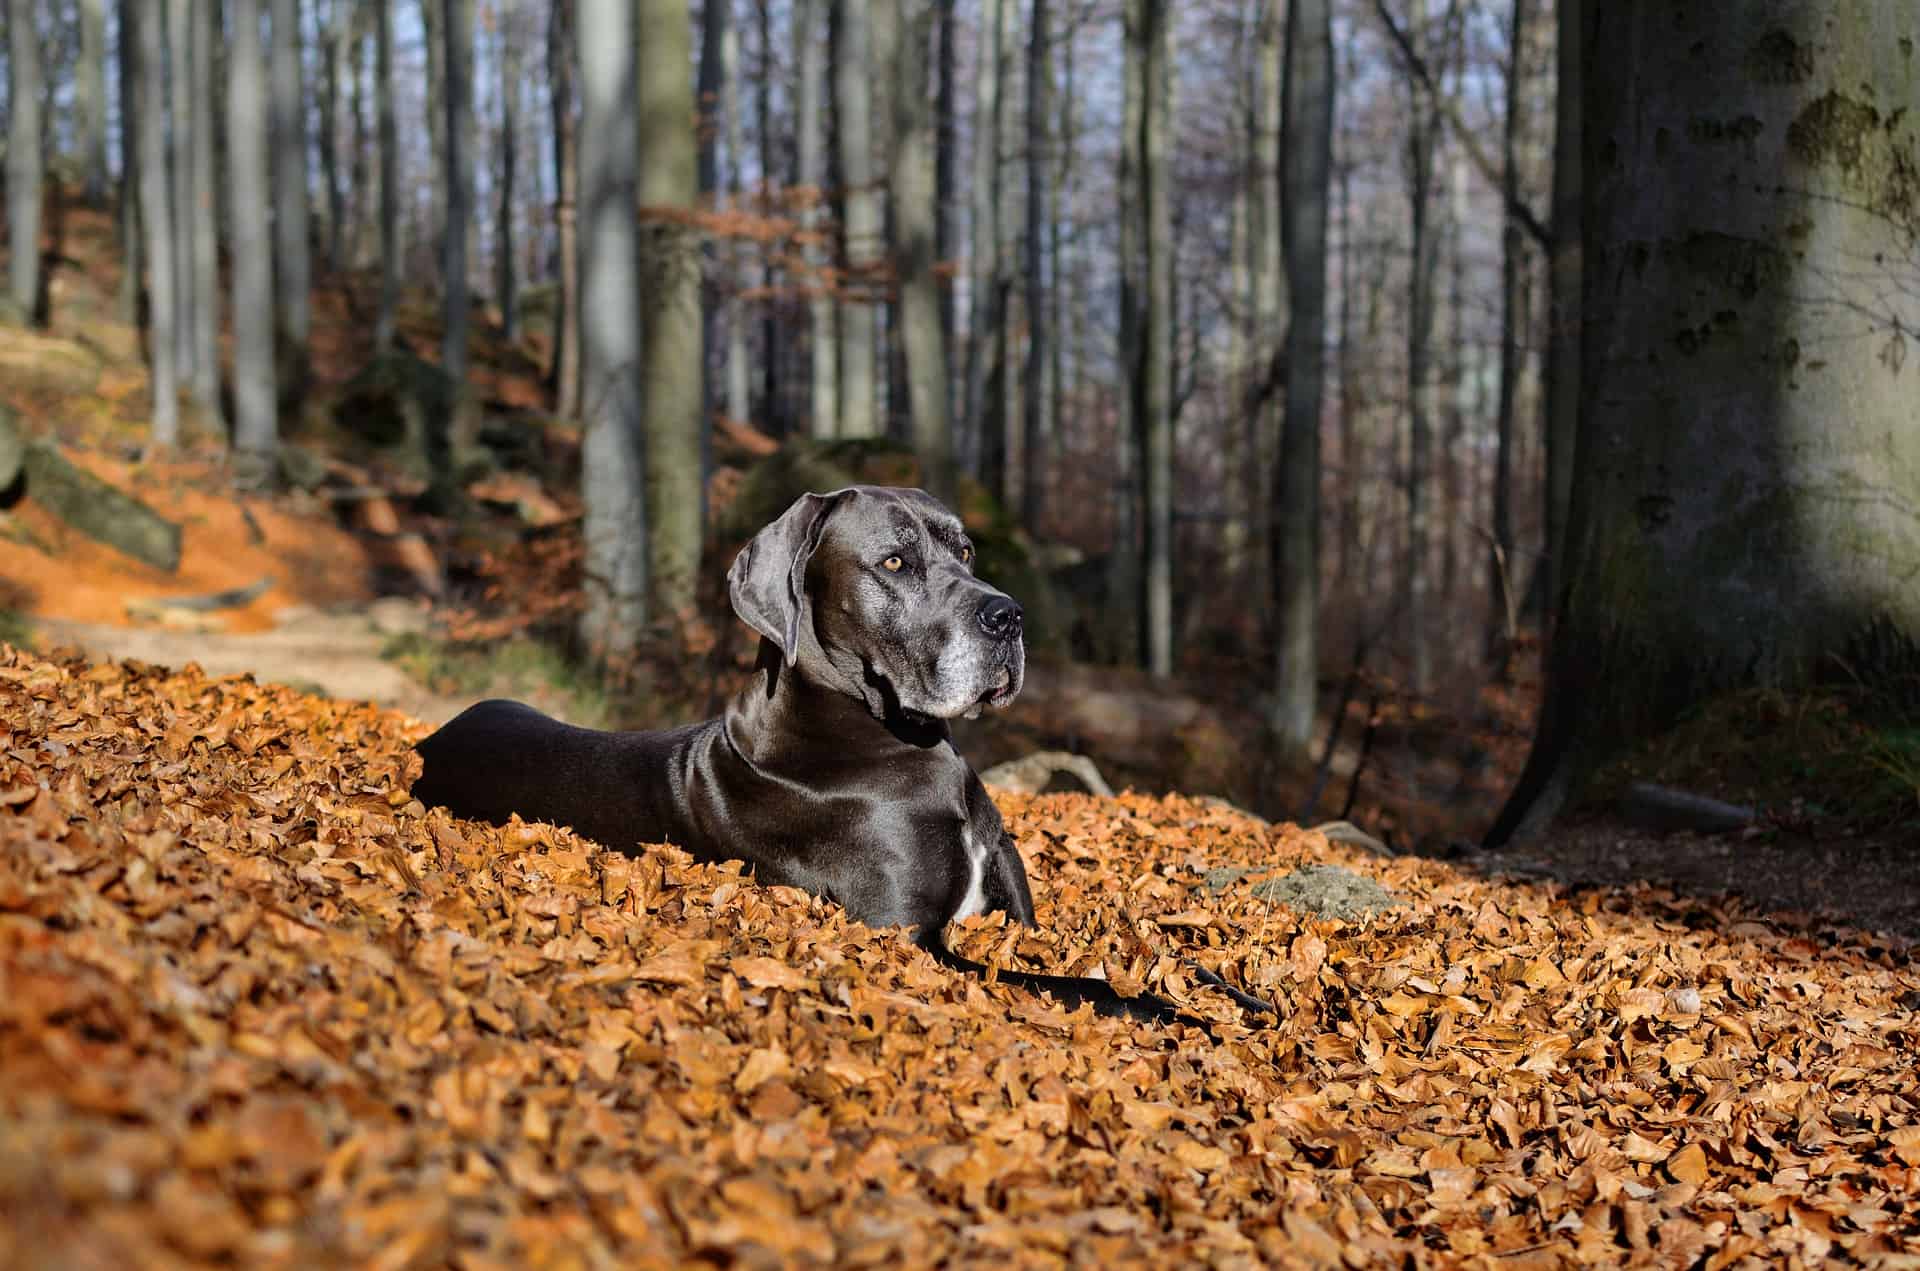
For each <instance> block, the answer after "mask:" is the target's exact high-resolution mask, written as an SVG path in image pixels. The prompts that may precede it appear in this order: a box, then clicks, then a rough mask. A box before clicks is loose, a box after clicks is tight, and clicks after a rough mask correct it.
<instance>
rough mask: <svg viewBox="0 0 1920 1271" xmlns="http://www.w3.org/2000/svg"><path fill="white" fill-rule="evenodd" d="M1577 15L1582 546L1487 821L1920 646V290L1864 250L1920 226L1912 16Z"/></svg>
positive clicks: (1826, 12)
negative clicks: (1580, 31) (1712, 718)
mask: <svg viewBox="0 0 1920 1271" xmlns="http://www.w3.org/2000/svg"><path fill="white" fill-rule="evenodd" d="M1588 21H1589V23H1590V25H1589V26H1588V27H1587V30H1586V32H1585V34H1587V35H1590V36H1591V40H1590V42H1588V43H1587V45H1586V53H1587V65H1588V66H1590V67H1591V68H1592V70H1593V74H1592V75H1591V76H1590V78H1589V79H1588V81H1587V85H1586V93H1585V107H1586V109H1585V124H1586V128H1585V138H1584V155H1585V181H1584V186H1585V207H1584V210H1585V231H1586V249H1585V260H1586V265H1587V269H1586V282H1585V297H1584V306H1583V307H1584V316H1585V321H1584V324H1583V326H1584V339H1583V349H1582V358H1581V364H1582V367H1583V369H1584V371H1585V373H1586V377H1587V385H1586V389H1585V391H1584V392H1583V394H1582V415H1581V419H1580V426H1579V440H1578V449H1577V451H1576V454H1575V464H1574V469H1575V477H1576V480H1575V482H1574V497H1573V505H1572V509H1571V519H1570V522H1569V528H1568V536H1569V540H1570V542H1571V560H1570V562H1569V563H1570V565H1571V569H1572V574H1571V577H1570V579H1569V580H1568V582H1569V585H1568V589H1567V592H1566V598H1567V603H1566V609H1565V612H1564V613H1563V614H1562V616H1561V620H1560V624H1559V628H1558V630H1557V632H1556V634H1555V636H1554V641H1553V646H1552V653H1551V659H1550V665H1549V672H1548V683H1547V696H1546V702H1545V707H1544V710H1543V713H1542V716H1541V720H1540V725H1539V732H1538V734H1537V736H1536V738H1535V741H1534V749H1533V753H1532V755H1531V757H1530V758H1529V760H1528V763H1527V767H1526V770H1525V772H1524V773H1523V774H1522V776H1521V779H1520V783H1519V787H1518V788H1517V789H1516V790H1515V792H1514V795H1513V797H1512V799H1511V800H1509V802H1508V804H1507V807H1506V808H1505V810H1504V811H1503V812H1502V813H1501V816H1500V818H1499V819H1498V821H1497V822H1496V823H1495V825H1494V826H1493V828H1492V830H1491V831H1490V832H1489V834H1488V842H1489V843H1490V844H1492V845H1498V844H1501V843H1504V842H1506V841H1508V840H1510V839H1514V838H1524V837H1527V836H1528V835H1530V834H1532V833H1534V832H1536V831H1538V830H1539V829H1541V828H1543V827H1544V826H1545V825H1546V823H1547V822H1548V821H1550V820H1551V819H1552V817H1553V816H1554V815H1555V814H1556V813H1557V812H1558V811H1559V810H1560V808H1561V807H1562V806H1564V804H1565V803H1566V801H1567V799H1568V798H1569V797H1570V796H1572V795H1573V794H1575V793H1577V792H1578V790H1579V789H1580V788H1581V787H1582V786H1583V785H1584V784H1585V781H1586V779H1587V778H1588V777H1589V776H1590V775H1591V774H1592V773H1593V772H1594V771H1595V769H1596V768H1597V766H1598V765H1600V764H1601V763H1604V762H1605V761H1606V760H1607V759H1608V758H1609V757H1610V756H1612V755H1613V754H1614V753H1616V752H1617V751H1618V750H1619V749H1620V748H1621V747H1622V746H1624V745H1627V744H1630V743H1632V742H1633V741H1635V740H1637V739H1639V738H1642V737H1646V736H1648V735H1650V734H1652V733H1653V732H1656V731H1657V730H1659V729H1660V728H1662V727H1664V726H1665V725H1667V724H1668V723H1670V722H1671V721H1672V720H1673V719H1674V718H1675V717H1676V716H1677V715H1678V714H1679V713H1680V712H1682V711H1684V710H1686V709H1687V708H1689V707H1691V706H1694V705H1696V704H1698V703H1701V702H1703V701H1705V700H1707V699H1709V698H1710V697H1711V696H1713V695H1715V694H1718V693H1720V692H1722V691H1725V690H1729V689H1733V688H1739V687H1743V686H1748V685H1754V684H1758V685H1763V686H1769V687H1781V688H1792V687H1794V686H1795V685H1798V684H1801V683H1804V682H1805V681H1807V680H1808V679H1809V678H1810V677H1811V676H1812V675H1813V674H1814V673H1815V672H1816V671H1817V670H1819V669H1820V668H1821V667H1822V666H1823V664H1832V665H1834V666H1836V667H1839V668H1844V669H1845V670H1846V672H1848V673H1850V674H1852V675H1855V676H1860V677H1863V678H1867V679H1871V678H1872V677H1873V676H1874V675H1875V674H1876V673H1886V674H1907V675H1910V674H1911V667H1912V665H1913V661H1914V659H1915V658H1916V657H1920V644H1917V643H1916V642H1920V588H1916V587H1914V585H1913V581H1912V574H1913V562H1914V561H1916V560H1920V511H1916V507H1915V500H1914V491H1915V490H1916V489H1920V429H1916V428H1915V427H1914V426H1913V420H1914V413H1913V402H1914V387H1913V381H1911V380H1910V379H1908V378H1907V376H1908V374H1909V372H1911V371H1912V370H1913V368H1912V367H1910V366H1909V365H1908V362H1909V361H1911V354H1912V353H1913V352H1914V349H1913V344H1914V336H1913V334H1912V333H1913V332H1914V331H1915V330H1917V329H1920V301H1916V298H1915V295H1914V293H1913V292H1912V290H1911V289H1907V290H1904V291H1903V290H1901V289H1899V288H1897V287H1891V286H1888V285H1887V276H1886V275H1885V274H1884V273H1883V272H1882V271H1880V270H1878V269H1863V268H1862V265H1861V262H1866V261H1876V260H1881V261H1903V260H1909V259H1911V255H1912V252H1913V247H1914V244H1915V242H1916V241H1920V209H1917V208H1916V204H1915V199H1914V191H1915V182H1914V177H1913V173H1914V171H1915V156H1916V154H1920V120H1916V119H1915V118H1914V116H1913V114H1912V113H1910V112H1906V111H1902V110H1900V109H1898V107H1897V105H1896V103H1900V102H1905V101H1910V100H1911V98H1912V86H1913V82H1914V81H1913V67H1912V65H1911V64H1910V63H1909V62H1908V60H1907V55H1906V54H1905V53H1903V52H1902V50H1901V49H1900V41H1899V40H1898V39H1896V38H1895V31H1896V30H1897V29H1898V28H1899V27H1900V25H1901V24H1900V22H1898V21H1896V20H1895V18H1894V17H1893V15H1892V12H1891V11H1890V10H1888V9H1887V7H1886V6H1884V5H1880V4H1875V3H1872V2H1871V0H1836V2H1835V3H1834V4H1830V5H1826V6H1821V7H1819V8H1812V7H1809V6H1806V5H1803V4H1799V3H1792V2H1789V0H1757V2H1756V3H1754V4H1749V5H1744V6H1740V7H1739V8H1738V9H1737V10H1736V9H1734V8H1730V7H1716V6H1687V7H1682V8H1675V7H1674V6H1672V5H1670V4H1667V3H1663V2H1661V0H1612V2H1610V3H1607V4H1605V5H1599V4H1595V5H1591V6H1589V8H1588ZM1756 32H1759V33H1763V34H1759V35H1756V34H1755V33H1756ZM1702 120H1730V121H1734V123H1730V124H1728V125H1727V126H1726V127H1713V128H1707V127H1702V126H1701V123H1700V121H1702ZM1736 124H1737V127H1736V126H1735V125H1736ZM1875 648H1878V649H1882V650H1886V651H1887V652H1888V653H1889V654H1891V656H1890V657H1889V658H1888V659H1887V663H1886V664H1883V665H1880V666H1875V665H1872V664H1871V662H1869V661H1868V659H1867V658H1866V657H1865V656H1864V655H1865V654H1867V653H1868V652H1869V651H1870V650H1874V649H1875ZM1903 654H1904V659H1903V658H1902V655H1903Z"/></svg>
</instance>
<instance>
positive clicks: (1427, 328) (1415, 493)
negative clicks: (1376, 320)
mask: <svg viewBox="0 0 1920 1271" xmlns="http://www.w3.org/2000/svg"><path fill="white" fill-rule="evenodd" d="M1428 4H1429V0H1414V5H1413V15H1412V20H1411V21H1410V22H1409V23H1408V32H1407V35H1408V39H1409V40H1410V41H1412V42H1413V45H1414V47H1415V49H1416V51H1420V50H1422V49H1423V48H1424V47H1425V45H1426V44H1427V42H1428V38H1429V35H1430V32H1429V30H1428V24H1429V20H1430V19H1429V13H1430V10H1429V9H1428ZM1422 55H1423V56H1424V54H1422ZM1408 95H1409V97H1410V99H1411V100H1412V102H1413V110H1412V115H1411V118H1410V121H1409V123H1408V126H1407V133H1408V136H1407V154H1406V162H1407V202H1408V206H1409V210H1410V217H1411V223H1412V257H1413V264H1412V270H1411V274H1410V276H1409V279H1408V289H1409V298H1408V303H1407V401H1408V436H1409V442H1408V461H1407V618H1406V620H1407V633H1408V651H1409V654H1410V656H1411V659H1412V677H1411V678H1412V685H1413V690H1414V692H1416V693H1422V694H1424V693H1426V692H1427V691H1428V689H1429V688H1430V687H1431V686H1432V681H1433V661H1432V643H1431V635H1430V631H1429V627H1430V624H1431V622H1432V615H1431V613H1430V612H1429V609H1430V604H1429V599H1430V598H1429V592H1430V591H1431V590H1432V569H1433V566H1432V560H1431V557H1432V552H1433V512H1432V506H1431V505H1432V499H1433V491H1432V486H1433V416H1434V409H1433V396H1434V382H1433V378H1434V377H1433V369H1432V360H1433V310H1434V276H1435V274H1436V272H1437V270H1438V265H1439V256H1440V254H1439V250H1438V248H1439V243H1438V239H1437V236H1436V235H1435V233H1434V229H1433V170H1434V151H1435V148H1436V145H1437V143H1438V139H1439V131H1440V121H1439V118H1438V114H1437V112H1436V110H1435V109H1434V107H1433V106H1432V105H1431V101H1430V95H1429V94H1424V93H1422V92H1421V91H1420V89H1419V88H1418V87H1417V86H1415V85H1413V84H1411V83H1410V84H1409V85H1408Z"/></svg>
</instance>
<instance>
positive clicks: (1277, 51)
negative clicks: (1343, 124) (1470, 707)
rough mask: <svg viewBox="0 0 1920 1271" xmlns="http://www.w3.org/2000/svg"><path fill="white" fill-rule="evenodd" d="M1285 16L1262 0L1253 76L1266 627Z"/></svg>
mask: <svg viewBox="0 0 1920 1271" xmlns="http://www.w3.org/2000/svg"><path fill="white" fill-rule="evenodd" d="M1284 24H1285V17H1284V15H1283V14H1282V12H1281V5H1280V0H1261V4H1260V10H1259V17H1258V20H1257V26H1256V28H1255V31H1254V46H1253V58H1254V62H1253V65H1254V75H1253V173H1252V180H1253V184H1254V195H1253V198H1252V200H1251V208H1252V212H1253V226H1252V235H1253V241H1252V242H1251V243H1250V244H1249V246H1248V264H1249V266H1250V267H1251V269H1252V271H1253V333H1252V347H1251V349H1250V350H1249V352H1250V355H1251V357H1252V360H1253V367H1252V376H1251V380H1250V383H1249V385H1248V396H1247V398H1246V405H1245V408H1244V413H1245V417H1246V429H1247V446H1246V448H1247V453H1248V457H1249V459H1250V460H1251V462H1249V463H1248V464H1247V465H1246V467H1245V472H1246V476H1245V478H1244V483H1245V490H1244V498H1245V499H1246V505H1247V507H1248V508H1249V509H1250V515H1249V516H1248V522H1249V529H1250V531H1251V533H1252V536H1253V541H1254V542H1256V543H1258V544H1260V550H1259V551H1258V552H1257V553H1256V554H1255V556H1254V576H1253V578H1252V579H1251V580H1250V581H1251V582H1252V584H1253V594H1254V595H1255V596H1258V597H1259V598H1260V600H1259V606H1260V613H1261V626H1262V627H1263V628H1271V627H1272V624H1273V623H1274V622H1276V621H1277V620H1278V618H1277V615H1275V614H1274V613H1273V612H1272V603H1273V600H1274V598H1276V597H1278V596H1279V595H1280V583H1279V577H1278V571H1279V568H1280V563H1279V559H1278V555H1277V553H1278V543H1279V538H1278V534H1279V530H1278V528H1277V526H1276V525H1275V520H1274V512H1275V498H1276V492H1275V490H1274V487H1273V474H1274V472H1275V471H1276V468H1275V466H1274V465H1275V464H1276V463H1277V462H1278V461H1279V455H1280V434H1281V430H1282V428H1283V427H1284V420H1283V418H1282V414H1281V410H1282V406H1283V404H1284V403H1283V400H1282V394H1283V392H1284V386H1285V384H1286V380H1287V367H1286V341H1287V329H1288V326H1287V259H1286V250H1285V245H1284V244H1283V243H1282V241H1281V223H1282V209H1281V199H1280V162H1281V153H1282V152H1281V136H1280V131H1281V126H1282V119H1281V117H1282V115H1283V114H1284V98H1285V91H1286V85H1285V76H1284V63H1285V59H1286V50H1285V43H1286V41H1285V32H1286V28H1285V25H1284Z"/></svg>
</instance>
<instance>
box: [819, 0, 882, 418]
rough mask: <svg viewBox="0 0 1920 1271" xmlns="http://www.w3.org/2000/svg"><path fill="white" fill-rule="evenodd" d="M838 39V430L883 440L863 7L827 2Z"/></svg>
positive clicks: (877, 226)
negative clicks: (843, 270) (842, 268)
mask: <svg viewBox="0 0 1920 1271" xmlns="http://www.w3.org/2000/svg"><path fill="white" fill-rule="evenodd" d="M832 3H833V6H834V14H835V16H836V19H837V22H838V31H839V40H838V43H837V44H836V46H835V48H834V65H833V98H834V106H835V108H836V110H837V111H838V115H839V126H838V128H837V129H836V130H835V132H834V141H835V144H836V146H837V147H838V154H839V156H840V179H841V181H842V182H843V183H844V185H845V187H846V188H845V196H844V205H845V207H846V219H845V224H844V225H843V226H842V233H843V236H844V239H845V242H846V261H847V279H846V285H845V286H844V287H843V289H842V299H841V304H840V428H839V433H840V435H841V436H842V437H873V436H877V435H879V433H880V420H879V414H878V411H879V403H878V398H877V397H876V386H877V376H878V373H879V368H878V362H877V341H878V338H879V308H878V305H877V304H875V303H874V301H875V293H876V291H877V289H878V288H879V286H880V281H881V280H880V278H879V277H878V275H879V273H880V271H881V264H882V254H881V253H882V251H883V250H884V245H885V232H886V227H885V225H884V224H883V222H882V212H883V209H882V206H881V200H880V191H879V189H878V187H877V186H876V184H875V173H874V170H873V110H872V106H873V102H872V92H873V71H874V67H873V57H872V47H871V36H872V32H871V29H870V26H869V22H868V11H867V0H832Z"/></svg>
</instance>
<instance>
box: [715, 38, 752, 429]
mask: <svg viewBox="0 0 1920 1271" xmlns="http://www.w3.org/2000/svg"><path fill="white" fill-rule="evenodd" d="M720 118H721V120H722V124H723V126H724V129H725V132H726V139H727V168H726V170H727V174H728V175H727V176H726V177H725V178H724V179H725V181H726V184H727V188H728V194H729V196H730V198H729V203H730V206H732V208H733V209H734V210H735V211H739V210H740V209H741V208H742V207H744V206H745V202H746V199H745V190H746V187H745V184H744V177H743V176H742V173H743V172H744V171H745V170H746V143H745V138H744V134H743V129H742V126H741V121H740V32H739V30H738V29H737V28H736V27H735V26H734V25H733V24H732V23H729V24H728V25H727V30H726V35H725V38H724V39H722V40H721V42H720ZM725 255H726V260H727V271H726V272H727V280H726V281H727V291H728V294H727V301H726V309H725V313H724V319H725V320H724V326H725V328H726V342H727V343H726V381H727V415H728V417H729V418H731V419H742V420H744V419H750V418H752V416H753V390H752V385H751V383H750V382H749V378H748V375H749V372H748V367H747V312H746V303H747V302H746V301H745V300H744V299H743V298H742V295H741V293H742V292H744V291H745V290H746V289H747V286H748V280H747V262H746V255H745V253H744V252H743V251H742V250H741V249H740V247H739V245H738V244H737V243H735V242H732V241H729V242H728V243H727V244H726V253H725Z"/></svg>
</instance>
